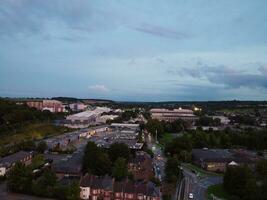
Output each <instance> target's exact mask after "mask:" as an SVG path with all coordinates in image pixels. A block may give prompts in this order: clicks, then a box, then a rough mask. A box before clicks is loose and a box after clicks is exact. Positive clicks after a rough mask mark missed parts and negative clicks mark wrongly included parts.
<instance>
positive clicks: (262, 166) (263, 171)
mask: <svg viewBox="0 0 267 200" xmlns="http://www.w3.org/2000/svg"><path fill="white" fill-rule="evenodd" d="M256 171H257V173H258V175H259V177H260V178H262V179H267V160H261V161H259V162H258V163H257V165H256Z"/></svg>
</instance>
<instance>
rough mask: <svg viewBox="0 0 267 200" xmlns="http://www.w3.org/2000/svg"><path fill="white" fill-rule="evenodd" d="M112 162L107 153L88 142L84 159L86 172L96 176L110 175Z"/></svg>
mask: <svg viewBox="0 0 267 200" xmlns="http://www.w3.org/2000/svg"><path fill="white" fill-rule="evenodd" d="M111 165H112V163H111V161H110V159H109V156H108V154H107V153H105V152H104V151H103V150H102V149H100V148H99V147H97V146H96V144H95V143H94V142H90V141H89V142H88V143H87V145H86V147H85V152H84V157H83V168H84V170H85V171H87V172H90V173H92V174H96V175H105V174H110V172H111Z"/></svg>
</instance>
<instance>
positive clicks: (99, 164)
mask: <svg viewBox="0 0 267 200" xmlns="http://www.w3.org/2000/svg"><path fill="white" fill-rule="evenodd" d="M94 162H95V168H93V169H92V173H93V174H96V175H99V176H103V175H106V174H110V173H111V168H112V163H111V161H110V159H109V156H108V154H107V153H104V152H100V153H99V154H98V157H97V159H96V160H95V161H94Z"/></svg>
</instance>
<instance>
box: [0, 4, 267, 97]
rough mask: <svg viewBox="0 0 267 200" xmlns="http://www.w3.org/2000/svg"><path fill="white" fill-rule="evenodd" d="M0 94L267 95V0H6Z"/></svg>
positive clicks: (0, 17)
mask: <svg viewBox="0 0 267 200" xmlns="http://www.w3.org/2000/svg"><path fill="white" fill-rule="evenodd" d="M0 69H1V71H0V96H11V97H51V96H73V97H82V98H108V99H113V100H131V101H164V100H230V99H240V100H266V99H267V1H266V0H255V1H252V0H223V1H222V0H197V1H196V0H167V1H162V0H142V1H129V0H112V1H110V0H72V1H70V0H1V1H0Z"/></svg>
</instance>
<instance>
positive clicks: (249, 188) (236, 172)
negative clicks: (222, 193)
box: [223, 166, 257, 200]
mask: <svg viewBox="0 0 267 200" xmlns="http://www.w3.org/2000/svg"><path fill="white" fill-rule="evenodd" d="M223 185H224V188H225V189H226V191H227V192H229V193H230V194H232V195H235V196H238V197H240V198H241V199H244V200H253V199H257V185H256V181H255V179H254V177H253V174H252V172H251V170H250V169H249V168H248V167H247V166H228V167H227V169H226V172H225V174H224V178H223Z"/></svg>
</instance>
